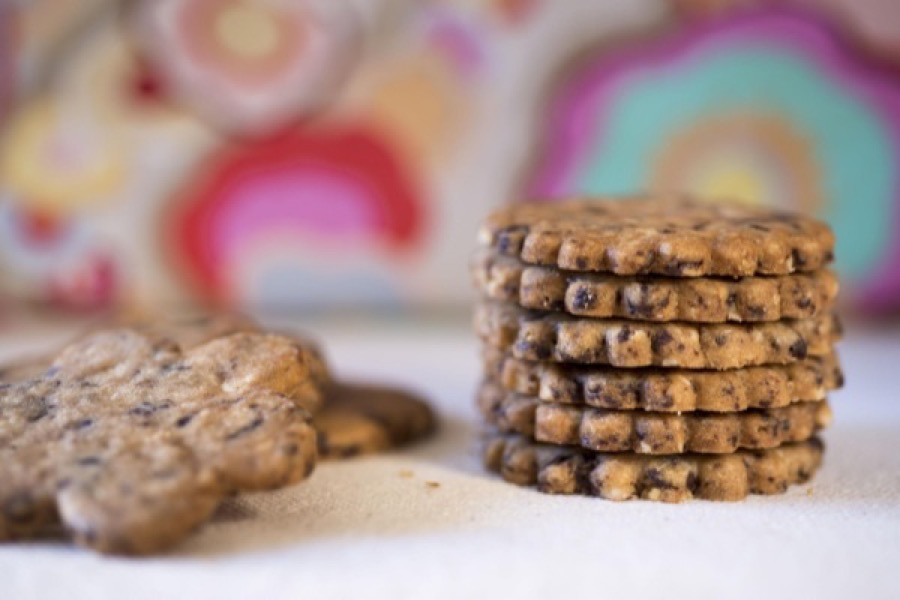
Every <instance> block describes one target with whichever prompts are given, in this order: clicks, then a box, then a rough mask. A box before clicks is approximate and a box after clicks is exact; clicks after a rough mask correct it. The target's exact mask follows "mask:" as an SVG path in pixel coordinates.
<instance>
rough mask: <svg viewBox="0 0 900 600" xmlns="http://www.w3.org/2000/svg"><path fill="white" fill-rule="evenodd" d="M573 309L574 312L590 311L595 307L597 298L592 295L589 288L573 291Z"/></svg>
mask: <svg viewBox="0 0 900 600" xmlns="http://www.w3.org/2000/svg"><path fill="white" fill-rule="evenodd" d="M572 304H573V305H574V306H573V308H575V309H576V310H590V309H592V308H594V306H596V305H597V296H596V294H594V293H592V292H591V290H590V288H587V287H581V286H579V288H578V289H577V290H575V297H574V298H572Z"/></svg>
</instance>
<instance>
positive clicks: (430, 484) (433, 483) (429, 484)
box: [425, 481, 441, 490]
mask: <svg viewBox="0 0 900 600" xmlns="http://www.w3.org/2000/svg"><path fill="white" fill-rule="evenodd" d="M425 485H426V487H428V488H429V489H432V490H435V489H437V488H439V487H441V484H440V483H438V482H437V481H426V482H425Z"/></svg>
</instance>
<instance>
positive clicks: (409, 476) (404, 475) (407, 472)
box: [397, 469, 416, 479]
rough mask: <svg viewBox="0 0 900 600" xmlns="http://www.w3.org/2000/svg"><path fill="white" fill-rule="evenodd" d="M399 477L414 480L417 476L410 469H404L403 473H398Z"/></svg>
mask: <svg viewBox="0 0 900 600" xmlns="http://www.w3.org/2000/svg"><path fill="white" fill-rule="evenodd" d="M397 475H399V476H400V477H402V478H403V479H412V478H413V477H415V476H416V474H415V473H413V472H412V471H410V470H409V469H403V470H402V471H400V472H399V473H397Z"/></svg>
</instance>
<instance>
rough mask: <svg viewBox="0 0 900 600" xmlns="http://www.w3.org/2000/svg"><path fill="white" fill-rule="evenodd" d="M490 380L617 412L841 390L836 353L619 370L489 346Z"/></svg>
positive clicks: (800, 397) (727, 405)
mask: <svg viewBox="0 0 900 600" xmlns="http://www.w3.org/2000/svg"><path fill="white" fill-rule="evenodd" d="M483 357H484V367H485V371H486V373H487V374H488V377H490V378H492V379H494V380H495V381H497V382H498V383H499V384H500V385H502V386H503V387H504V388H505V389H507V390H509V391H511V392H518V393H520V394H525V395H528V396H536V397H538V398H539V399H541V400H542V401H545V402H556V403H563V404H584V405H587V406H592V407H595V408H606V409H612V410H650V411H657V412H690V411H695V410H705V411H712V412H734V411H742V410H746V409H748V408H779V407H782V406H788V405H789V404H791V403H792V402H798V401H811V400H823V399H824V398H825V395H826V393H827V392H828V391H829V390H835V389H838V388H840V387H842V386H843V385H844V374H843V372H842V370H841V367H840V363H839V362H838V358H837V355H836V354H827V355H825V356H821V357H819V356H810V357H807V358H806V359H804V360H802V361H800V362H798V363H794V364H791V365H783V366H782V365H773V366H766V367H748V368H745V369H734V370H730V371H699V370H690V369H655V368H648V369H615V368H611V367H602V366H573V365H563V364H554V363H541V362H534V361H528V360H521V359H518V358H514V357H513V356H511V355H509V354H507V353H505V352H503V351H500V350H497V349H495V348H492V347H490V346H487V347H485V348H484V351H483Z"/></svg>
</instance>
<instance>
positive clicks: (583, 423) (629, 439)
mask: <svg viewBox="0 0 900 600" xmlns="http://www.w3.org/2000/svg"><path fill="white" fill-rule="evenodd" d="M478 405H479V408H480V410H481V413H482V415H483V416H484V417H485V419H486V420H487V421H488V423H490V424H491V425H493V426H494V427H496V428H497V429H498V430H499V431H501V432H504V433H521V434H523V435H527V436H529V437H533V438H534V439H535V440H537V441H539V442H547V443H550V444H560V445H572V446H581V447H582V448H587V449H588V450H595V451H597V452H634V453H635V454H683V453H685V452H696V453H701V454H726V453H730V452H734V451H736V450H739V449H748V450H759V449H765V448H774V447H776V446H780V445H781V444H784V443H787V442H800V441H803V440H807V439H809V438H811V437H812V436H813V434H815V433H816V432H817V431H819V430H821V429H823V428H825V427H827V426H828V424H829V423H830V422H831V409H830V408H829V406H828V403H827V402H800V403H797V404H792V405H790V406H786V407H783V408H772V409H752V410H747V411H743V412H733V413H706V412H695V413H685V414H672V413H654V412H635V411H621V410H604V409H597V408H586V407H581V406H572V405H565V404H554V403H548V402H541V401H540V400H538V399H537V398H534V397H532V396H524V395H522V394H515V393H509V392H506V391H505V390H503V389H502V388H501V387H500V386H498V385H497V384H495V383H492V382H490V381H486V382H484V383H482V385H481V388H480V390H479V392H478Z"/></svg>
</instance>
